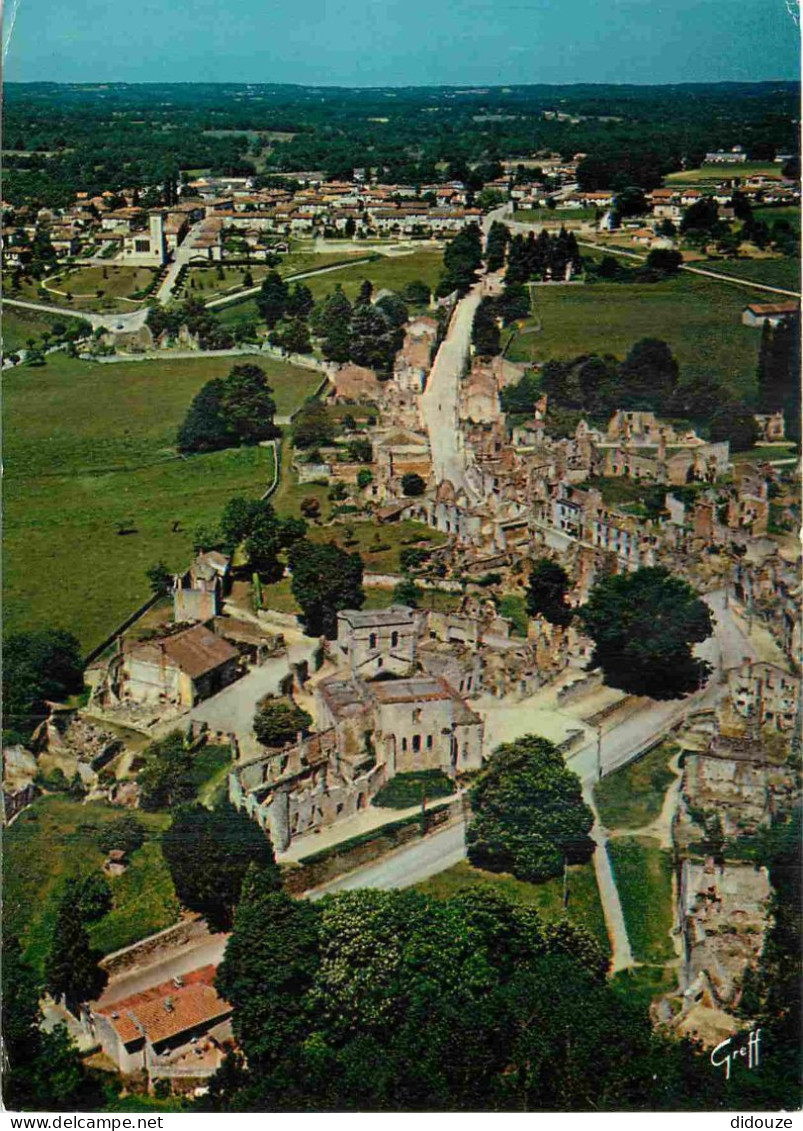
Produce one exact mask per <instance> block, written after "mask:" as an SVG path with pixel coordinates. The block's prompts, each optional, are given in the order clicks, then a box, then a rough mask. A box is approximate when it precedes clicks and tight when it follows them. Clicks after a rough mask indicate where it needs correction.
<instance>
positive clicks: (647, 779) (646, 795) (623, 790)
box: [594, 742, 677, 829]
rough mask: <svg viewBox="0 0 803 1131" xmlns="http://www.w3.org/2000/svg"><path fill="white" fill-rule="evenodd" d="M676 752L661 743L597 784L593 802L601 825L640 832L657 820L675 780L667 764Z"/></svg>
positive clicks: (671, 747) (672, 747)
mask: <svg viewBox="0 0 803 1131" xmlns="http://www.w3.org/2000/svg"><path fill="white" fill-rule="evenodd" d="M676 752H677V747H676V746H675V745H674V744H672V743H668V742H662V743H661V745H660V746H656V747H655V749H654V750H650V751H649V752H648V753H647V754H643V755H642V757H641V758H638V759H637V760H636V761H635V762H630V763H629V764H628V765H627V766H623V767H622V769H621V770H617V771H616V772H615V773H613V774H609V775H608V776H607V777H605V778H603V779H602V781H601V782H598V783H597V784H596V785H595V786H594V801H595V802H596V805H597V809H598V810H599V815H600V817H601V818H602V823H603V824H604V825H607V827H608V828H610V829H616V828H620V829H639V828H641V827H642V826H644V825H648V824H650V822H651V821H654V820H655V819H656V817H657V816H658V815H659V814H660V812H661V808H662V806H663V803H664V797H665V796H666V791H667V788H668V787H669V785H670V784H671V783H672V782H673V781H674V780H675V775H674V774H673V773H672V771H671V770H670V769H669V768H668V764H669V761H670V759H671V758H672V756H673V755H674V754H675V753H676Z"/></svg>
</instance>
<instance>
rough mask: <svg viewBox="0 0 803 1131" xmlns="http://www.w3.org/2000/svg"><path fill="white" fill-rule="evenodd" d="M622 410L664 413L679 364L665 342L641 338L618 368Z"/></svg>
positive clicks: (673, 388) (673, 387)
mask: <svg viewBox="0 0 803 1131" xmlns="http://www.w3.org/2000/svg"><path fill="white" fill-rule="evenodd" d="M619 379H620V382H621V406H620V407H622V408H646V409H653V410H654V411H656V412H661V411H666V409H667V408H668V406H669V404H670V402H671V399H672V395H673V393H674V391H675V386H676V385H677V382H678V363H677V361H676V360H675V358H674V357H673V355H672V351H671V350H670V348H669V346H668V345H667V344H666V342H663V341H661V340H660V339H659V338H642V339H641V340H640V341H638V342H636V344H635V345H634V346H633V347H632V348H631V349H630V351H629V353H628V355H627V357H626V358H625V359H624V361H623V362H622V364H621V366H620V368H619Z"/></svg>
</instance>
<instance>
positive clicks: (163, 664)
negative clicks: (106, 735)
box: [101, 624, 239, 707]
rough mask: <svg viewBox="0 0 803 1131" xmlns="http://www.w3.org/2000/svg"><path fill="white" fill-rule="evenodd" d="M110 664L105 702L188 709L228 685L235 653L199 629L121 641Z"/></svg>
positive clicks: (236, 669)
mask: <svg viewBox="0 0 803 1131" xmlns="http://www.w3.org/2000/svg"><path fill="white" fill-rule="evenodd" d="M120 648H121V650H120V651H118V652H117V653H116V654H115V655H114V656H113V657H112V659H111V661H110V663H109V668H108V674H107V680H106V685H105V688H103V690H102V691H101V695H102V694H103V692H104V691H105V692H106V694H107V695H108V696H109V697H110V698H111V701H112V702H114V701H115V700H117V701H123V702H125V701H128V702H132V703H152V704H154V705H167V704H172V705H175V706H180V707H194V706H195V704H196V703H198V702H200V700H202V699H208V698H209V696H210V695H214V694H215V692H217V691H220V690H221V689H222V688H224V687H226V686H227V685H228V684H230V683H232V682H233V681H234V680H235V679H236V678H237V675H238V674H239V663H238V661H239V652H238V651H237V649H236V648H233V647H232V645H231V644H229V643H227V641H225V640H223V639H222V638H221V637H220V636H216V635H215V634H214V632H210V631H209V629H208V628H206V627H205V626H204V625H202V624H198V625H195V627H194V628H188V629H185V630H184V631H183V632H177V633H174V634H173V635H169V636H162V637H157V638H155V639H153V640H143V641H134V642H130V641H125V642H122V643H121V645H120Z"/></svg>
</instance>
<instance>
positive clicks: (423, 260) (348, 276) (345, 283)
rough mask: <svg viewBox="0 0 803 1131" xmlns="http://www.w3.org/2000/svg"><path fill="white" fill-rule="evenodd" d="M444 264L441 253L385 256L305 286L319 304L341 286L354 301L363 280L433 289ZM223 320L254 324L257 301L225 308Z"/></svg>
mask: <svg viewBox="0 0 803 1131" xmlns="http://www.w3.org/2000/svg"><path fill="white" fill-rule="evenodd" d="M288 258H289V257H288ZM319 258H320V257H319V256H315V259H316V261H317V260H318V259H319ZM337 258H342V255H338V256H337ZM319 265H320V264H319ZM442 265H443V255H442V253H441V252H440V251H434V250H422V251H414V252H411V253H410V254H409V255H398V256H387V255H385V256H382V257H381V258H380V259H375V260H374V261H373V262H372V263H360V264H357V265H356V266H354V267H344V268H343V269H342V271H331V272H329V273H327V274H325V275H319V276H318V277H317V278H316V277H314V276H312V277H310V278H309V279H305V280H304V284H305V286H307V287H309V289H310V290H311V291H312V294H313V297H314V298H315V301H316V302H318V301H320V300H321V299H322V298H324V297H325V296H326V295H328V294H331V292H332V291H333V290H334V289H335V287H336V286H337V284H338V283H339V284H340V285H341V286H342V287H343V290H344V291H345V293H346V295H347V296H348V298H349V299H350V300H351V301H353V300H354V299H355V298H356V296H357V292H358V291H359V289H360V284H361V283H362V281H363V279H370V280H371V282H372V283H373V284H374V290H375V291H378V290H382V289H384V288H387V289H388V290H391V291H400V290H402V289H403V287H404V286H405V285H406V284H407V283H410V282H412V281H413V280H418V279H420V280H421V281H422V282H424V283H426V284H427V285H428V286H429V287H434V286H435V284H436V283H437V281H438V279H439V278H440V275H441V269H442ZM220 317H221V321H223V322H224V323H228V324H233V323H237V322H251V321H254V320H255V319H257V318H258V315H257V309H256V306H255V304H254V301H253V299H249V300H247V301H245V302H238V303H234V304H232V305H231V306H229V307H226V308H224V309H223V310H221V312H220Z"/></svg>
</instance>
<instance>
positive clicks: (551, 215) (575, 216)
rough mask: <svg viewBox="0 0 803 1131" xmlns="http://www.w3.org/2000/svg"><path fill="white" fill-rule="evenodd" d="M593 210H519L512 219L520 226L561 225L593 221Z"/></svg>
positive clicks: (594, 211) (594, 213) (594, 214)
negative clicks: (520, 224)
mask: <svg viewBox="0 0 803 1131" xmlns="http://www.w3.org/2000/svg"><path fill="white" fill-rule="evenodd" d="M596 214H597V211H596V209H595V208H554V209H553V208H519V209H517V210H516V211H515V212H514V213H513V219H514V220H516V221H518V222H519V223H522V224H533V223H535V224H561V223H563V222H564V221H565V222H566V223H571V222H572V221H577V220H593V219H594V217H595V216H596Z"/></svg>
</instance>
